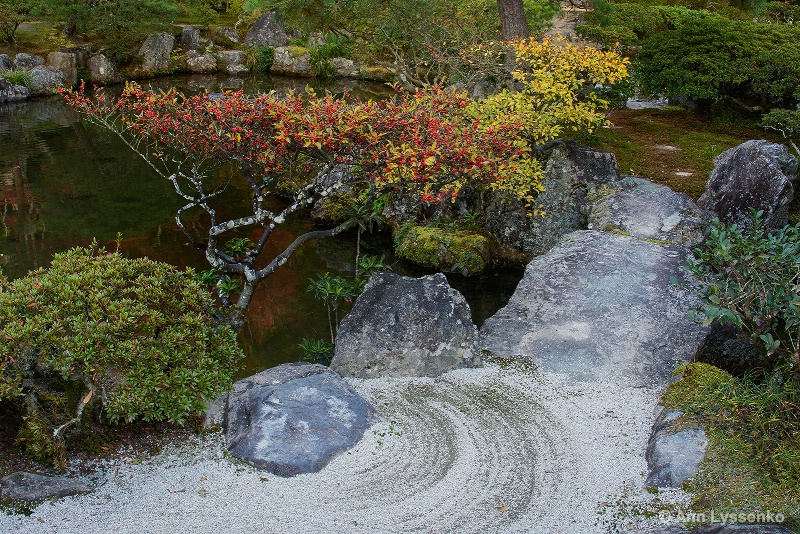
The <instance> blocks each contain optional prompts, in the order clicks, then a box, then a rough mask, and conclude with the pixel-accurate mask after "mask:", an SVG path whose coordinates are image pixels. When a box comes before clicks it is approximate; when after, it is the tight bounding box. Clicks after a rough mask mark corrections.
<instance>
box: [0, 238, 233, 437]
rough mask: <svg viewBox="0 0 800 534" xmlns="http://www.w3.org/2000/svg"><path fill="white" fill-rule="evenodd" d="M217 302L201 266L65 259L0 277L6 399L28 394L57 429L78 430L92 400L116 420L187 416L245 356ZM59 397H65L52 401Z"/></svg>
mask: <svg viewBox="0 0 800 534" xmlns="http://www.w3.org/2000/svg"><path fill="white" fill-rule="evenodd" d="M213 305H214V303H213V300H212V298H211V295H210V294H209V292H208V291H207V290H204V289H203V288H202V286H201V285H200V284H199V283H198V282H196V281H195V279H194V274H193V273H192V272H184V271H179V270H178V269H176V268H175V267H173V266H170V265H168V264H165V263H159V262H155V261H152V260H149V259H147V258H143V259H126V258H123V257H122V256H121V255H120V254H118V253H114V254H106V253H104V251H103V250H99V251H97V250H92V249H85V248H74V249H71V250H69V251H67V252H64V253H61V254H56V255H55V257H54V258H53V262H52V264H51V266H50V267H49V268H47V269H39V270H37V271H34V272H31V273H29V274H28V275H27V276H25V277H23V278H20V279H17V280H14V281H12V282H7V281H0V339H2V343H1V344H0V401H14V400H19V399H24V400H25V402H24V405H25V406H26V412H27V415H26V418H25V421H26V425H27V426H36V427H37V428H39V427H41V429H42V431H44V430H45V429H48V431H49V435H50V436H53V430H54V429H56V428H59V427H62V426H68V425H70V424H71V423H77V424H75V425H74V426H75V428H79V427H80V422H81V421H80V419H81V415H82V413H83V409H82V408H83V405H86V406H88V405H90V404H93V403H94V404H100V405H101V408H102V411H101V414H102V417H103V418H104V419H106V420H108V421H110V422H112V423H117V422H120V421H133V420H134V419H138V418H143V419H145V420H169V421H172V422H177V423H182V422H183V421H184V420H185V419H186V417H187V416H188V415H189V414H191V413H193V412H197V411H202V410H203V409H204V408H205V403H206V401H207V400H208V399H213V398H214V397H216V396H217V395H219V394H220V393H222V392H224V391H226V390H227V389H228V388H229V387H230V385H231V382H232V377H233V371H234V369H235V364H236V362H237V361H238V360H239V359H240V358H241V357H242V352H241V350H240V349H239V348H238V347H237V345H236V335H235V333H234V332H233V330H231V329H230V328H228V327H222V326H217V325H215V324H214V320H213V316H212V314H213ZM76 391H77V392H78V393H79V394H78V395H76V394H75V392H76ZM54 395H55V396H57V397H60V398H62V401H61V402H58V403H54V402H45V401H46V400H47V399H50V398H52V397H53V396H54ZM45 405H46V406H48V407H49V408H48V409H43V407H44V406H45ZM53 407H56V408H53ZM43 421H44V422H45V423H46V424H43ZM27 430H28V431H30V430H31V429H30V428H28V429H27ZM25 432H26V429H25V428H23V429H22V430H21V432H20V434H21V435H24V433H25ZM57 434H58V433H56V437H57ZM28 441H29V442H30V441H31V440H28Z"/></svg>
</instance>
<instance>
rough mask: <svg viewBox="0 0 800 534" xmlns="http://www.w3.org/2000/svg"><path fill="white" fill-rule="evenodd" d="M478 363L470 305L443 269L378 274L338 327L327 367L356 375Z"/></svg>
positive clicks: (431, 371)
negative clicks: (412, 273) (418, 273)
mask: <svg viewBox="0 0 800 534" xmlns="http://www.w3.org/2000/svg"><path fill="white" fill-rule="evenodd" d="M480 365H481V359H480V353H479V351H478V330H477V328H475V325H474V324H473V323H472V314H471V312H470V309H469V305H468V304H467V301H466V300H465V299H464V296H463V295H462V294H461V293H459V292H458V291H456V290H455V289H453V288H452V287H450V284H449V283H448V282H447V278H445V276H444V275H443V274H441V273H436V274H433V275H428V276H423V277H422V278H409V277H405V276H399V275H396V274H394V273H378V274H374V275H372V277H371V278H370V279H369V282H367V286H366V288H365V289H364V292H363V293H362V294H361V296H359V297H358V299H357V300H356V303H355V305H354V306H353V310H352V311H351V312H350V313H348V314H347V315H346V316H345V318H344V319H343V320H342V324H341V325H340V326H339V333H338V334H337V336H336V354H335V355H334V357H333V361H332V362H331V369H333V370H334V371H336V372H337V373H339V374H341V375H342V376H354V377H358V378H378V377H399V376H430V377H434V376H439V375H441V374H442V373H446V372H447V371H450V370H453V369H460V368H465V367H480Z"/></svg>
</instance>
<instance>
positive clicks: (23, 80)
mask: <svg viewBox="0 0 800 534" xmlns="http://www.w3.org/2000/svg"><path fill="white" fill-rule="evenodd" d="M2 77H3V78H5V79H6V81H7V82H8V83H10V84H12V85H22V86H25V87H28V86H30V83H31V73H30V72H28V71H27V70H7V71H5V72H3V73H2Z"/></svg>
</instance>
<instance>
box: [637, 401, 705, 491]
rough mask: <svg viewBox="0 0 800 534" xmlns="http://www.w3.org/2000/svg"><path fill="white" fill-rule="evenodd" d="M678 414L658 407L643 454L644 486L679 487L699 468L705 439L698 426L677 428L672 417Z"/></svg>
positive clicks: (681, 413) (675, 417) (676, 411)
mask: <svg viewBox="0 0 800 534" xmlns="http://www.w3.org/2000/svg"><path fill="white" fill-rule="evenodd" d="M682 415H683V412H681V411H678V410H662V411H661V413H660V414H659V416H658V417H657V418H656V422H655V423H654V424H653V430H652V433H651V434H650V440H649V442H648V444H647V452H646V453H645V458H646V459H647V468H648V470H649V474H648V476H647V480H645V485H646V486H652V487H656V488H679V487H681V484H683V483H684V482H685V481H687V480H689V479H690V478H694V476H695V475H696V474H697V471H698V469H700V463H701V462H702V461H703V458H705V455H706V448H708V438H706V433H705V431H704V430H703V428H702V427H699V426H694V425H690V426H683V427H678V426H677V425H676V420H677V419H678V418H679V417H680V416H682Z"/></svg>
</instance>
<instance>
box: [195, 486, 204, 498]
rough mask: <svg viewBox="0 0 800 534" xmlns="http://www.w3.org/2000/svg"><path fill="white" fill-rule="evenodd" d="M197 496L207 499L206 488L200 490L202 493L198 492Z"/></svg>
mask: <svg viewBox="0 0 800 534" xmlns="http://www.w3.org/2000/svg"><path fill="white" fill-rule="evenodd" d="M197 494H198V495H200V496H201V497H205V496H206V490H205V488H200V491H198V492H197Z"/></svg>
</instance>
